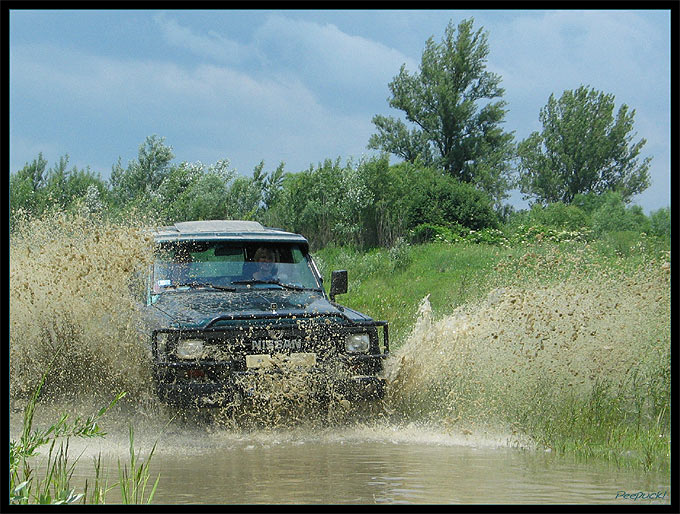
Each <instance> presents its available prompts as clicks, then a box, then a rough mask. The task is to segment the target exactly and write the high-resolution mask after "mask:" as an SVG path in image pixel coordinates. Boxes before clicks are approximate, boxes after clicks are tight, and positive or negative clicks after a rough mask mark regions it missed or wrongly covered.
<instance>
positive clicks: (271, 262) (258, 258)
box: [253, 247, 276, 280]
mask: <svg viewBox="0 0 680 514" xmlns="http://www.w3.org/2000/svg"><path fill="white" fill-rule="evenodd" d="M253 261H255V262H256V263H257V266H258V269H257V271H255V273H253V278H254V279H255V280H273V279H274V278H275V276H276V264H275V262H276V254H275V253H274V251H273V250H272V249H271V248H266V247H260V248H258V249H257V251H256V252H255V255H254V256H253Z"/></svg>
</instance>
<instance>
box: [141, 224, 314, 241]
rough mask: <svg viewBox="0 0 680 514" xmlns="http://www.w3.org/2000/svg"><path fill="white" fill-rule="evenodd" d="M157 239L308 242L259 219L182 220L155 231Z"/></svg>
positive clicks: (299, 236) (297, 235)
mask: <svg viewBox="0 0 680 514" xmlns="http://www.w3.org/2000/svg"><path fill="white" fill-rule="evenodd" d="M154 237H155V238H156V240H157V241H177V240H186V239H193V240H211V239H231V240H248V241H272V242H274V241H276V242H283V241H295V242H299V243H304V244H307V239H305V237H303V236H301V235H299V234H293V233H292V232H285V231H283V230H279V229H275V228H269V227H264V226H262V225H261V224H260V223H258V222H257V221H244V220H207V221H182V222H178V223H175V224H174V225H172V226H169V227H161V228H159V229H158V230H157V231H156V232H155V233H154Z"/></svg>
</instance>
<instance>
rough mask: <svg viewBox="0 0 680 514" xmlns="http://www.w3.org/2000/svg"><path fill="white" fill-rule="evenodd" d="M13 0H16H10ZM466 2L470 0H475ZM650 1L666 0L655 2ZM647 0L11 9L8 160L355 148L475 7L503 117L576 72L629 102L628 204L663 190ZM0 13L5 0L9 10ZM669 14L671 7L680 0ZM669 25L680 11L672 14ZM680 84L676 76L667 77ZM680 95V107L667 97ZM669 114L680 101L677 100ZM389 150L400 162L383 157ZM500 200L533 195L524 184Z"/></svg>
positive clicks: (665, 68) (309, 159)
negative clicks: (639, 5)
mask: <svg viewBox="0 0 680 514" xmlns="http://www.w3.org/2000/svg"><path fill="white" fill-rule="evenodd" d="M20 5H21V4H17V6H20ZM468 5H469V4H468ZM655 5H658V4H655ZM667 5H669V8H667V9H647V10H571V9H568V10H538V9H535V10H528V9H526V10H522V9H513V10H498V9H490V10H456V9H451V10H425V9H423V10H406V9H404V10H351V9H345V10H317V9H309V10H286V9H283V10H115V9H113V10H97V9H91V10H47V9H42V10H25V9H10V10H9V11H8V15H9V37H8V39H9V46H8V51H7V52H6V54H8V55H9V65H8V66H6V68H7V67H8V68H9V156H8V160H9V163H8V164H9V170H10V172H16V171H17V170H19V169H21V168H22V167H23V166H24V165H25V164H26V163H30V162H32V161H33V160H34V159H36V158H37V157H38V154H39V153H40V152H42V154H43V157H44V158H45V159H46V160H47V161H48V163H49V167H51V166H53V165H55V164H56V163H57V162H58V161H59V159H60V157H62V156H64V155H68V156H69V167H73V166H77V167H78V168H79V169H82V168H87V167H89V169H90V170H92V171H94V172H96V173H99V174H100V175H101V177H102V178H103V179H108V178H109V177H110V174H111V168H112V167H113V166H114V165H115V164H116V163H117V162H118V161H119V160H120V162H121V164H122V165H123V166H124V167H125V166H127V164H128V163H129V162H130V161H131V160H134V159H135V158H136V157H137V152H138V149H139V146H140V145H141V144H142V143H144V141H145V139H146V138H147V137H148V136H151V135H157V136H160V137H163V138H165V144H166V145H168V146H170V147H172V149H173V152H174V154H175V160H174V161H173V162H175V163H180V162H183V161H187V162H199V161H200V162H202V163H204V164H212V163H214V162H216V161H218V160H223V159H227V160H229V162H230V163H231V167H232V168H234V169H236V170H237V171H238V172H239V173H241V174H244V175H251V174H252V171H253V168H254V167H255V166H256V165H257V164H258V163H259V162H260V161H264V163H265V171H272V170H274V169H275V168H276V167H277V166H278V165H279V163H281V162H284V163H285V170H286V171H288V172H298V171H302V170H305V169H308V168H309V167H310V166H316V165H317V164H318V163H320V162H323V161H324V160H326V159H332V160H335V159H337V158H340V159H341V161H342V162H343V163H344V162H347V161H350V160H351V162H358V160H359V159H361V158H363V157H370V156H372V155H375V154H376V152H375V151H374V150H369V149H368V148H367V144H368V140H369V138H370V136H371V135H372V134H373V133H375V132H376V128H375V126H374V125H373V123H372V122H371V120H372V118H373V116H374V115H376V114H382V115H385V116H393V117H399V118H403V113H402V112H401V111H399V110H396V109H393V108H391V107H390V106H389V103H388V98H389V96H390V91H389V88H388V84H389V83H390V81H391V80H392V79H393V78H394V77H395V76H396V75H397V74H398V73H399V69H400V67H401V66H402V65H405V66H406V68H407V70H408V71H409V72H411V73H414V72H417V71H418V66H419V64H420V57H421V55H422V52H423V49H424V48H425V43H426V41H427V40H428V39H429V38H433V39H434V41H435V42H440V41H441V40H442V38H443V36H444V31H445V29H446V26H447V24H448V23H449V22H450V21H453V23H454V25H456V26H457V25H458V23H459V22H460V21H462V20H464V19H469V18H473V19H474V27H473V28H474V29H475V30H476V29H478V28H483V29H484V30H485V31H487V33H488V44H489V55H488V59H487V63H486V66H487V70H488V71H491V72H494V73H497V74H499V75H500V76H501V78H502V82H501V86H502V87H503V88H504V89H505V95H504V97H503V99H504V100H505V101H506V102H507V109H508V113H507V114H506V117H505V123H504V129H505V130H506V131H509V132H514V134H515V140H516V141H521V140H523V139H525V138H526V137H528V136H529V134H531V132H534V131H540V130H541V129H542V126H541V123H540V122H539V112H540V109H541V108H542V107H543V106H545V105H546V103H547V102H548V98H549V97H550V95H551V94H554V95H555V96H556V97H557V98H559V97H560V96H561V95H562V93H563V92H564V91H565V90H574V89H577V88H578V87H580V86H582V85H584V86H588V87H592V88H594V89H596V90H598V91H602V92H604V93H607V94H613V95H614V97H615V109H616V110H618V108H619V107H620V106H621V105H622V104H626V105H627V106H629V107H630V108H631V109H635V125H634V131H635V135H634V139H633V141H634V142H637V141H639V140H640V139H641V138H644V139H646V140H647V143H646V145H645V146H644V147H643V150H642V153H641V159H640V160H642V158H644V157H648V156H651V157H652V158H653V159H652V162H651V168H650V175H651V186H650V187H649V188H648V189H647V190H646V191H644V192H643V193H641V194H639V195H637V196H636V197H635V198H634V200H633V203H635V204H638V205H640V206H642V208H643V209H644V211H645V212H647V213H649V212H650V211H654V210H657V209H660V208H662V207H667V206H669V205H670V166H671V144H670V137H671V98H670V91H671V51H670V48H671V11H670V4H667ZM3 14H5V13H3ZM672 15H673V16H677V11H675V12H673V13H672ZM675 28H677V27H675ZM674 85H675V86H676V87H677V84H674ZM676 107H677V106H676ZM676 114H677V111H676ZM390 162H393V163H396V162H398V159H397V158H396V157H392V158H391V161H390ZM508 203H510V204H512V205H514V206H515V207H516V208H525V207H526V206H527V204H526V202H525V201H523V199H522V197H521V195H520V194H519V193H518V192H514V193H513V194H512V196H511V198H510V199H509V200H508Z"/></svg>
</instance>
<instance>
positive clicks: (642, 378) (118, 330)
mask: <svg viewBox="0 0 680 514" xmlns="http://www.w3.org/2000/svg"><path fill="white" fill-rule="evenodd" d="M145 234H146V233H145V231H144V230H142V224H141V223H135V224H132V223H128V224H120V223H117V224H111V223H107V222H104V221H102V220H97V219H92V218H91V217H87V216H84V217H80V216H77V215H75V216H73V215H71V216H67V215H65V214H61V213H58V214H54V215H52V216H48V217H44V218H43V219H41V220H32V221H30V222H29V221H24V222H19V223H17V224H16V225H15V226H14V227H12V234H11V241H10V401H11V407H12V409H13V412H15V414H13V417H14V418H17V419H20V415H18V414H16V413H19V412H20V411H21V409H22V408H23V406H24V405H25V403H26V399H27V397H28V396H29V395H30V393H31V392H32V391H33V390H34V388H35V387H36V385H37V384H38V383H39V381H40V378H41V376H42V374H43V373H44V372H45V371H46V370H47V369H48V367H50V372H49V374H48V377H47V382H46V384H45V387H44V394H43V398H42V400H41V404H42V405H41V407H40V408H39V409H38V410H39V411H40V410H42V411H43V412H46V413H47V414H46V416H50V415H54V412H62V411H64V410H69V409H76V410H77V409H81V411H80V412H78V414H79V415H82V414H89V413H91V412H93V411H96V408H98V407H101V406H102V405H104V404H105V403H107V402H108V401H110V400H112V399H113V397H114V396H115V394H116V393H118V392H120V391H126V392H127V393H128V394H127V396H126V398H125V399H124V403H123V405H122V406H117V407H120V408H119V409H118V410H117V411H115V412H112V413H111V416H114V420H113V424H117V423H120V424H121V425H122V426H123V427H126V424H127V423H128V422H130V421H131V420H132V422H134V423H136V424H142V425H144V423H148V431H149V432H150V433H156V434H157V433H158V432H157V429H158V427H159V426H166V425H165V424H166V423H168V422H169V421H168V420H169V419H170V418H169V417H168V415H167V413H164V412H162V411H161V409H160V407H159V406H158V405H157V402H156V401H155V399H154V397H153V393H152V392H151V384H150V369H149V361H150V359H149V357H150V356H149V349H148V342H147V341H146V339H145V337H144V336H143V333H142V332H141V331H140V326H141V325H140V317H139V315H138V303H137V301H138V300H139V299H140V298H139V297H137V298H136V296H135V295H139V294H140V287H139V286H140V284H137V289H135V285H134V283H133V284H132V287H131V282H130V277H134V276H135V274H141V275H140V276H143V274H144V270H145V269H146V267H147V266H148V264H149V262H150V258H151V255H150V240H149V239H148V236H147V235H145ZM529 260H531V259H530V258H529ZM532 262H533V265H536V266H537V267H544V266H546V265H556V266H571V267H572V268H573V270H572V272H571V276H570V278H569V280H565V281H564V282H557V283H554V282H552V283H551V284H550V285H546V284H545V283H542V281H541V280H540V279H537V280H536V281H535V282H523V283H521V284H518V285H514V286H513V285H510V286H508V285H506V286H505V287H503V288H498V289H496V290H494V291H493V292H492V293H491V294H489V295H488V296H487V297H486V298H485V299H484V300H482V301H480V302H478V303H476V304H474V305H466V306H463V307H461V308H459V309H457V310H456V311H455V312H453V313H452V314H451V315H449V316H446V317H444V318H441V319H436V320H435V319H434V318H433V316H432V312H431V308H430V304H429V302H428V299H427V298H426V299H424V300H423V302H422V304H421V307H420V313H419V318H418V321H417V323H416V324H415V326H414V328H413V331H412V334H411V335H410V337H409V338H408V339H407V341H405V342H404V344H403V345H402V346H401V347H400V348H399V349H398V350H397V351H396V352H395V353H394V354H393V355H392V356H391V357H390V359H389V360H388V361H387V366H386V376H387V378H388V381H389V387H388V391H389V394H388V397H387V398H386V400H385V401H384V402H382V403H381V405H380V406H379V407H378V409H377V411H378V412H375V413H373V414H375V415H376V416H378V417H380V419H381V420H382V421H383V422H384V421H387V422H388V423H400V424H402V425H403V424H404V423H405V424H406V425H408V424H409V423H413V422H420V421H422V422H427V424H428V426H433V425H432V424H434V425H435V426H439V427H444V428H445V429H446V430H448V431H451V432H453V433H456V434H472V433H479V432H480V431H482V430H490V429H493V430H496V431H500V432H502V433H504V434H513V432H517V428H518V426H520V425H522V423H520V422H523V426H526V421H527V416H530V415H531V414H532V413H533V414H535V415H536V416H545V415H550V413H551V412H552V411H553V410H554V409H557V408H558V406H559V404H560V402H562V401H563V400H564V398H565V397H566V396H570V397H578V396H579V395H589V394H592V391H593V389H594V388H597V386H598V384H601V383H602V382H603V381H604V380H606V381H607V383H608V384H609V385H613V386H614V387H616V388H618V390H619V391H620V392H621V394H624V395H629V396H630V401H631V402H634V401H647V402H649V401H654V398H655V394H657V393H656V392H655V391H656V390H655V389H654V388H655V387H656V388H657V389H659V391H661V393H659V394H663V391H665V389H664V388H666V387H667V384H660V385H659V384H657V382H658V381H657V382H655V380H656V378H655V377H658V376H665V375H664V373H665V370H667V369H668V370H669V369H670V367H669V364H668V360H669V352H670V319H669V318H670V284H669V280H670V278H669V275H670V273H669V271H668V269H665V268H664V267H663V266H660V265H659V263H656V262H652V263H650V264H649V265H648V266H647V267H644V266H643V267H641V268H640V270H639V271H638V272H636V273H634V274H630V273H629V274H626V275H623V274H619V273H610V272H599V270H597V269H595V270H594V272H593V268H592V267H591V266H589V265H586V264H587V263H586V262H585V260H584V261H583V262H580V263H576V264H574V263H573V262H571V263H569V262H561V263H560V256H558V255H553V256H552V261H551V262H548V263H546V262H537V261H536V259H534V261H532ZM532 262H521V263H517V264H518V265H521V266H526V265H531V264H532ZM556 263H559V264H556ZM579 266H580V267H581V268H579ZM579 269H581V270H582V271H579ZM583 270H585V271H583ZM505 276H507V274H506V275H505ZM667 374H669V372H668V373H667ZM668 380H670V379H669V378H668ZM303 382H304V380H303V379H302V378H301V377H299V376H291V377H289V379H287V380H284V383H283V384H282V383H281V380H278V381H277V382H276V383H272V384H270V385H271V387H269V388H268V389H267V388H266V387H261V388H260V389H261V390H262V394H261V399H262V402H260V403H259V404H258V405H259V406H256V409H255V411H256V414H257V417H258V419H259V420H260V422H261V421H262V420H263V419H264V420H265V423H271V424H274V425H277V424H281V423H284V422H286V420H290V419H295V420H296V422H297V421H299V420H300V419H306V420H309V419H311V418H312V417H313V416H314V414H313V409H312V410H308V409H307V407H309V404H308V402H305V401H304V396H305V395H304V394H301V390H302V389H304V387H305V386H304V383H303ZM640 384H644V387H643V389H644V391H643V392H642V394H637V395H634V394H633V392H634V389H635V388H637V389H640ZM645 388H646V389H645ZM290 397H295V398H298V399H299V398H302V399H303V401H301V402H300V403H299V405H300V408H299V409H298V408H297V407H295V405H296V404H295V403H294V402H293V403H291V402H290V401H287V398H290ZM640 398H642V400H640ZM346 403H347V402H345V403H343V402H342V399H338V401H337V402H335V403H334V405H333V406H332V409H335V410H336V412H342V411H343V410H347V408H348V407H349V406H348V405H347V404H346ZM50 406H52V407H50ZM264 406H267V407H266V408H265V407H264ZM50 409H53V410H50ZM258 409H259V412H258ZM296 409H297V410H296ZM264 411H266V414H265V415H263V412H264ZM116 412H117V413H119V419H116V418H115V416H116ZM326 414H328V413H326ZM214 415H215V419H216V420H217V421H218V422H219V423H221V424H222V426H223V427H224V428H228V426H229V423H230V422H232V421H233V417H230V416H229V415H227V414H226V413H224V412H221V411H215V412H214ZM107 416H108V415H107ZM48 422H49V421H48ZM104 422H105V423H106V424H107V429H109V428H110V426H109V423H110V422H111V420H109V419H108V418H107V419H105V420H104ZM323 423H326V418H324V420H323V421H322V425H323ZM385 426H387V425H385ZM137 428H141V429H144V427H143V426H142V427H138V426H135V429H137ZM124 430H127V428H125V429H124ZM446 430H445V431H446ZM154 431H155V432H154ZM516 436H517V438H518V437H519V435H518V434H516Z"/></svg>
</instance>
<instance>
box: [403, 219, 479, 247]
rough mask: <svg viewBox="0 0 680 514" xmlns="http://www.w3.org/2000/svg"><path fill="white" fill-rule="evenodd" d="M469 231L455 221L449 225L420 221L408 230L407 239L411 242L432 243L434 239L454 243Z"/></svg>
mask: <svg viewBox="0 0 680 514" xmlns="http://www.w3.org/2000/svg"><path fill="white" fill-rule="evenodd" d="M468 232H469V231H468V230H466V229H465V227H461V226H460V225H458V224H457V223H454V224H451V226H444V225H435V224H433V223H421V224H420V225H418V226H417V227H415V228H414V229H412V230H410V231H409V240H410V241H411V243H412V244H423V243H433V242H435V241H440V242H445V243H455V242H457V241H460V240H461V239H462V236H464V235H466V234H467V233H468Z"/></svg>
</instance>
